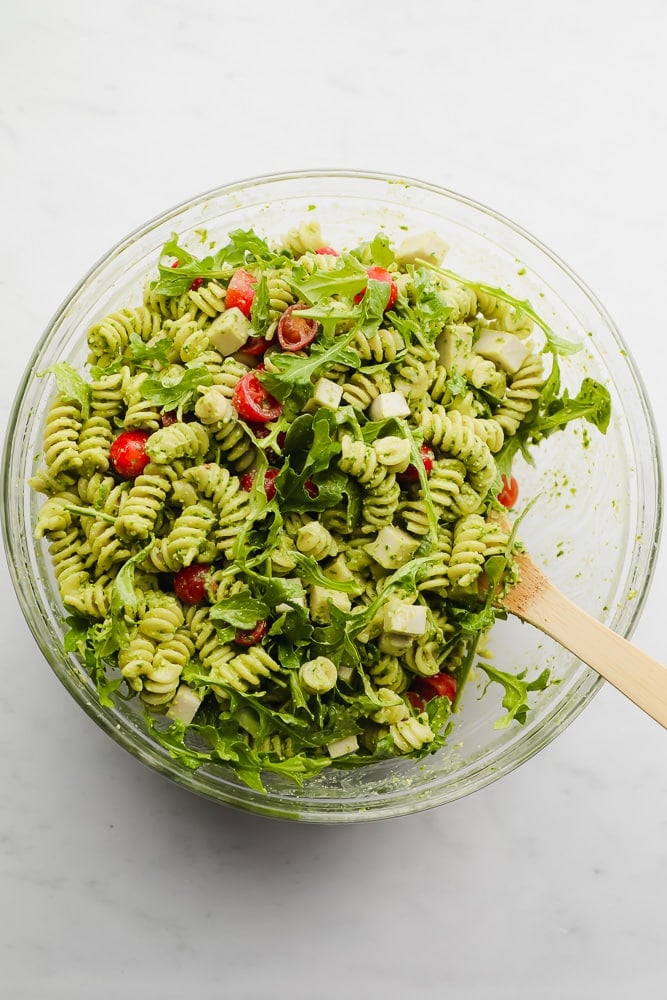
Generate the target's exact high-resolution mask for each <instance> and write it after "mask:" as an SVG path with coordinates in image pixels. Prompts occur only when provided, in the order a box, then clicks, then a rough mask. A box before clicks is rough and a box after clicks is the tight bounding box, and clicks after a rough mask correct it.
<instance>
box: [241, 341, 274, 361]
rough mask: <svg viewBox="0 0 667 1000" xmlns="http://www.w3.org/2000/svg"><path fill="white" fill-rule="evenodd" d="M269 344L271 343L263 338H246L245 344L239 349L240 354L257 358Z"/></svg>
mask: <svg viewBox="0 0 667 1000" xmlns="http://www.w3.org/2000/svg"><path fill="white" fill-rule="evenodd" d="M270 343H271V341H270V340H267V339H266V338H265V337H248V339H247V340H246V342H245V344H244V345H243V347H242V348H241V352H242V353H243V354H251V355H252V356H253V357H258V356H261V355H262V354H264V353H265V352H266V349H267V348H268V346H269V344H270Z"/></svg>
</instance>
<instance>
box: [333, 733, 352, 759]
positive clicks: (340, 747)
mask: <svg viewBox="0 0 667 1000" xmlns="http://www.w3.org/2000/svg"><path fill="white" fill-rule="evenodd" d="M358 749H359V740H358V739H357V737H356V736H355V734H354V733H352V734H351V735H350V736H343V738H342V740H334V741H333V743H328V744H327V750H328V751H329V756H330V757H344V756H345V754H346V753H354V751H355V750H358Z"/></svg>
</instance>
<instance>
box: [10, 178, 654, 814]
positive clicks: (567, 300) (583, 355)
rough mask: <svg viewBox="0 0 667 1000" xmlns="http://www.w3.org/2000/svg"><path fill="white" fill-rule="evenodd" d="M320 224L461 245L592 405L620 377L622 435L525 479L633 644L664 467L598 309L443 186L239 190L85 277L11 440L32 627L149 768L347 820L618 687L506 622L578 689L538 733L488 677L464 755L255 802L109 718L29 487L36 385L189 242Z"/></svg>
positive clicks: (271, 185) (561, 457)
mask: <svg viewBox="0 0 667 1000" xmlns="http://www.w3.org/2000/svg"><path fill="white" fill-rule="evenodd" d="M313 206H314V207H313ZM312 217H316V218H317V219H318V220H319V221H320V223H321V225H322V231H323V233H324V235H325V238H326V240H327V242H329V243H331V244H332V245H334V246H341V247H345V246H347V247H350V246H354V245H355V244H357V243H358V242H359V241H361V240H363V239H368V238H370V237H371V236H373V235H374V234H375V233H376V232H377V231H378V230H380V229H381V230H383V231H384V232H386V233H387V234H388V235H389V236H390V237H393V238H395V239H397V240H398V239H400V238H401V236H402V234H403V233H404V231H405V228H406V227H407V228H409V229H410V230H411V231H413V232H415V231H416V232H418V231H424V230H429V229H430V230H435V231H436V232H438V233H439V234H441V235H442V236H443V237H444V238H445V239H446V240H447V242H448V243H449V244H450V245H451V248H452V249H451V251H450V254H449V255H448V257H447V266H448V267H450V268H451V269H452V270H455V271H457V272H458V273H460V274H463V275H466V276H469V277H471V278H473V279H476V280H479V281H483V282H485V283H487V284H490V285H501V286H502V287H504V288H506V289H507V290H509V291H510V292H511V293H512V294H514V295H515V296H516V297H517V298H520V299H525V298H528V299H530V300H531V302H532V303H533V305H534V306H535V307H536V308H537V310H538V311H539V312H540V313H541V315H542V316H543V317H544V318H545V319H546V320H547V322H549V323H550V325H551V326H552V327H553V329H554V330H555V332H556V333H557V334H559V335H561V336H563V337H565V338H567V339H569V340H576V341H579V342H580V343H581V345H582V349H581V350H580V351H579V352H578V353H576V354H573V355H571V356H570V357H567V358H564V359H563V362H562V370H563V376H564V384H565V385H567V386H568V387H569V388H570V389H571V390H573V391H575V392H576V390H577V388H578V386H579V383H580V381H581V378H582V377H583V376H585V375H591V376H592V377H594V378H596V379H598V380H600V381H602V382H603V383H604V384H605V385H606V386H607V387H608V389H609V391H610V393H611V397H612V405H613V417H612V421H611V424H610V427H609V430H608V432H607V434H606V435H605V436H602V435H601V434H599V433H598V432H597V431H596V430H595V429H591V428H590V427H589V428H588V431H587V432H584V430H583V428H582V427H581V426H578V427H575V426H574V425H570V427H569V429H568V430H566V431H564V432H562V433H558V434H555V435H553V436H552V437H550V438H548V439H547V440H546V441H545V442H544V443H543V445H541V447H540V448H539V449H538V450H537V451H536V453H535V465H534V466H529V465H525V466H524V467H523V468H521V469H520V471H519V472H518V477H519V479H520V482H521V497H522V500H523V501H526V500H528V499H529V498H530V497H531V496H533V495H534V494H536V493H540V499H539V502H538V503H537V504H536V505H535V506H534V507H533V508H532V510H531V511H530V513H529V514H528V516H527V517H526V519H525V521H524V522H523V525H522V532H521V534H522V538H523V539H524V541H525V542H526V544H527V546H528V548H529V551H531V553H532V554H533V556H534V557H535V559H536V560H537V561H538V562H539V563H541V564H542V565H543V566H544V567H545V569H546V571H547V573H548V574H549V575H550V576H551V578H552V579H553V580H554V582H555V583H556V584H557V585H558V586H559V587H560V588H561V589H562V590H563V591H564V592H565V593H566V594H568V596H569V597H571V598H572V599H573V600H574V601H576V602H577V603H579V604H580V605H581V606H583V607H584V608H585V609H586V610H587V611H589V612H590V613H592V614H593V615H594V616H595V617H597V618H599V619H600V620H601V621H604V622H605V623H606V624H607V625H609V626H610V627H611V628H612V629H614V630H615V631H617V632H619V633H621V634H622V635H624V636H626V637H627V636H629V635H630V634H631V633H632V631H633V628H634V626H635V624H636V622H637V619H638V617H639V614H640V612H641V609H642V605H643V603H644V600H645V597H646V593H647V590H648V587H649V583H650V580H651V575H652V571H653V565H654V560H655V556H656V552H657V547H658V541H659V536H660V527H661V468H660V459H659V451H658V448H657V445H656V432H655V427H654V422H653V418H652V414H651V410H650V406H649V403H648V401H647V399H646V394H645V391H644V388H643V385H642V381H641V378H640V376H639V374H638V372H637V371H636V369H635V366H634V364H633V361H632V359H631V357H630V355H629V352H628V350H627V348H626V346H625V344H624V343H623V340H622V338H621V336H620V334H619V333H618V331H617V330H616V328H615V326H614V324H613V322H612V320H611V319H610V317H609V316H608V314H607V313H606V312H605V310H604V308H603V307H602V305H601V304H600V303H599V302H598V301H597V300H596V298H595V296H594V295H593V294H592V293H591V292H590V291H589V290H588V289H587V288H586V286H585V285H584V284H583V283H582V282H581V281H580V280H579V279H578V278H577V277H576V275H574V274H573V273H572V271H571V270H570V269H569V268H568V267H566V266H565V264H563V263H562V262H561V261H560V260H558V258H557V257H555V256H554V254H552V253H551V252H550V251H548V250H547V249H546V248H545V247H544V246H542V245H541V244H540V243H539V242H538V241H537V240H536V239H535V238H534V237H532V236H531V235H529V234H528V233H526V232H525V231H524V230H522V229H521V228H520V227H519V226H517V225H515V224H514V223H512V222H510V221H508V220H507V219H505V218H503V217H502V216H500V215H498V214H497V213H496V212H494V211H492V210H490V209H488V208H485V207H483V206H481V205H479V204H476V203H475V202H472V201H470V200H469V199H467V198H464V197H462V196H461V195H458V194H454V193H452V192H450V191H446V190H443V189H441V188H437V187H434V186H432V185H428V184H423V183H421V182H418V181H414V180H409V179H408V180H406V179H402V178H398V177H389V176H383V175H363V174H359V173H355V172H342V171H339V172H332V173H329V172H320V171H313V172H308V173H297V174H289V175H281V176H272V177H260V178H256V179H253V180H248V181H244V182H242V183H239V184H232V185H228V186H225V187H222V188H219V189H218V190H215V191H211V192H209V193H207V194H204V195H201V196H200V197H197V198H194V199H192V200H190V201H188V202H187V203H185V204H183V205H179V206H178V207H177V208H174V209H172V210H171V211H169V212H166V213H165V214H164V215H162V216H160V217H159V218H157V219H154V220H153V221H151V222H148V223H146V224H145V225H143V226H142V227H141V228H140V229H138V230H137V231H136V232H134V233H132V234H131V235H130V236H128V237H127V239H125V240H123V241H122V243H120V244H118V246H116V247H114V248H113V249H112V250H111V251H110V252H109V253H108V254H107V255H106V256H105V257H104V258H103V259H102V260H101V261H99V263H97V264H96V265H95V266H94V267H93V268H92V270H91V271H90V272H89V273H88V274H87V275H86V276H85V277H84V278H83V280H82V281H81V282H80V283H79V285H78V286H77V287H76V288H75V289H74V290H73V292H72V293H71V294H70V295H69V297H68V298H67V300H66V301H65V302H64V304H63V305H62V307H61V308H60V309H59V310H58V312H57V314H56V315H55V316H54V317H53V319H52V321H51V322H50V324H49V326H48V328H47V329H46V331H45V333H44V335H43V336H42V338H41V340H40V342H39V344H38V346H37V348H36V350H35V352H34V355H33V357H32V358H31V360H30V363H29V364H28V367H27V369H26V373H25V375H24V378H23V381H22V383H21V385H20V387H19V390H18V393H17V396H16V400H15V402H14V406H13V410H12V413H11V416H10V421H9V426H8V432H7V439H6V445H5V452H4V460H3V527H4V535H5V543H6V547H7V552H8V561H9V565H10V570H11V573H12V576H13V581H14V586H15V589H16V593H17V595H18V599H19V603H20V605H21V608H22V610H23V613H24V615H25V617H26V620H27V622H28V625H29V626H30V628H31V630H32V632H33V634H34V636H35V639H36V640H37V642H38V644H39V646H40V648H41V650H42V652H43V653H44V656H45V657H46V659H47V660H48V662H49V663H50V665H51V667H52V668H53V670H54V671H55V673H56V674H57V676H58V677H59V678H60V680H61V681H62V683H63V684H64V685H65V687H66V688H67V690H68V691H69V692H70V694H71V695H72V697H73V698H75V699H76V701H77V702H78V703H79V704H80V705H81V707H82V708H83V709H84V710H85V711H86V712H87V713H88V715H89V716H90V717H91V719H93V720H94V721H95V722H96V723H97V724H98V725H99V726H100V727H101V728H102V729H104V730H105V731H106V732H107V733H108V734H109V736H111V738H112V739H114V740H115V741H116V742H117V743H119V744H121V746H123V747H125V748H126V749H127V750H128V751H129V752H130V753H132V754H134V755H135V757H137V758H138V759H139V760H142V761H143V762H144V763H146V764H147V765H148V766H149V767H152V768H153V769H154V770H156V771H158V772H159V773H161V774H163V775H166V776H167V777H168V778H171V779H172V780H173V781H176V782H178V783H179V784H181V785H183V786H185V787H186V788H189V789H191V790H192V791H194V792H198V793H200V794H202V795H206V796H208V797H210V798H212V799H216V800H218V801H220V802H225V803H228V804H230V805H234V806H237V807H240V808H244V809H248V810H251V811H253V812H257V813H262V814H264V815H269V816H274V817H280V818H284V819H293V820H300V821H307V822H314V823H346V822H356V821H360V820H370V819H378V818H386V817H392V816H401V815H405V814H407V813H412V812H416V811H419V810H422V809H427V808H430V807H433V806H438V805H441V804H443V803H445V802H450V801H452V800H453V799H456V798H459V797H460V796H463V795H466V794H468V793H470V792H472V791H474V790H475V789H478V788H481V787H482V786H484V785H486V784H488V783H489V782H491V781H494V780H495V779H497V778H500V777H501V776H502V775H503V774H506V773H507V772H509V771H511V770H512V769H513V768H515V767H517V766H518V765H519V764H521V763H522V762H523V761H525V760H527V759H528V758H529V757H531V756H532V755H533V754H534V753H536V752H537V751H538V750H540V749H541V748H542V747H544V746H545V745H546V744H547V743H549V742H550V741H551V740H552V739H553V738H554V737H555V736H557V735H558V733H560V732H561V731H562V730H563V729H564V728H565V726H567V725H568V723H570V722H571V721H572V719H573V718H574V717H575V716H576V715H577V714H578V713H579V712H580V711H581V710H582V709H583V708H584V706H585V705H586V704H587V703H588V702H589V701H590V700H591V698H592V697H593V695H594V694H595V693H596V691H598V690H599V688H600V686H601V684H602V681H601V680H600V678H599V677H598V676H597V674H595V673H593V672H592V671H591V670H589V669H588V668H587V667H585V666H583V665H582V664H581V663H580V662H579V661H578V660H576V659H575V658H574V657H573V656H572V655H571V654H569V653H567V652H566V651H564V650H563V649H561V648H560V647H559V646H557V645H556V644H555V643H553V642H552V641H551V640H549V639H547V638H546V637H545V636H543V635H542V634H541V633H539V632H538V631H536V630H534V629H532V628H530V627H529V626H525V625H521V624H519V623H518V622H516V621H512V620H508V621H507V622H499V623H497V624H496V626H495V628H494V630H493V633H492V641H491V647H492V650H493V654H494V663H495V664H496V665H497V666H498V667H500V668H503V669H508V670H514V671H520V670H524V669H525V670H528V674H529V676H531V675H532V674H536V673H538V672H540V671H541V670H542V669H543V668H544V667H545V666H548V667H549V668H550V669H551V672H552V677H553V678H554V679H558V680H559V682H560V683H557V684H552V685H550V686H549V687H548V688H547V690H546V691H544V692H541V693H539V694H536V695H535V696H534V700H535V706H534V710H533V712H532V714H531V715H529V718H528V721H527V723H526V724H525V725H524V726H521V725H519V724H513V725H511V726H510V727H508V728H505V729H498V728H494V723H495V722H496V720H497V719H498V718H499V716H500V715H502V714H503V713H502V709H501V706H500V697H501V694H502V692H501V690H500V689H499V687H498V685H491V686H490V687H488V689H486V690H484V688H485V685H484V684H483V682H482V679H481V677H480V678H479V679H475V678H473V680H472V681H471V682H470V683H469V684H468V685H467V687H466V689H465V694H464V697H463V699H462V705H461V710H460V712H459V713H458V714H457V716H456V717H455V720H456V721H455V726H454V730H453V732H452V734H451V737H450V740H449V746H448V748H446V749H445V750H443V751H440V752H438V753H436V754H434V755H432V756H430V757H429V758H427V759H426V760H425V761H422V762H414V761H410V760H407V761H391V762H390V763H386V764H379V765H374V766H369V767H368V768H365V769H355V770H350V771H345V770H334V769H333V768H329V769H327V770H325V771H324V772H322V774H321V775H320V776H319V777H318V778H316V779H314V780H311V781H309V782H308V783H306V785H305V786H304V787H303V788H299V787H295V786H294V785H292V784H291V783H290V784H288V783H287V782H285V781H284V780H282V779H280V778H278V777H277V776H272V775H267V777H266V789H267V791H266V795H262V794H260V793H258V792H256V791H252V790H251V789H249V788H247V787H246V786H245V785H244V784H242V783H241V782H239V780H238V779H237V778H236V777H235V776H234V774H233V773H232V772H231V771H230V770H228V769H227V768H226V767H225V766H223V765H216V766H213V765H211V766H206V767H202V768H201V769H200V770H198V771H190V770H187V769H186V768H184V767H182V766H181V765H179V764H178V763H176V762H175V761H174V760H172V759H171V758H170V757H169V756H168V754H167V753H166V751H164V750H163V749H162V748H161V747H159V746H157V745H156V744H155V743H154V742H153V741H152V740H151V739H150V737H149V735H148V734H147V732H146V729H145V727H144V722H143V710H142V708H141V707H140V706H139V705H138V704H134V703H126V702H122V701H119V702H118V704H117V705H116V706H115V707H114V708H105V707H103V706H101V705H100V704H99V702H98V700H97V697H96V693H95V690H94V687H93V686H92V684H91V682H90V680H89V678H88V676H87V675H86V673H85V671H84V670H83V669H82V668H81V666H80V664H79V663H78V662H77V660H76V658H75V657H74V656H70V655H67V654H66V653H65V652H64V651H63V644H62V636H63V625H62V621H63V609H62V607H61V605H60V602H59V599H58V593H57V588H56V585H55V580H54V577H53V573H52V571H51V568H50V565H49V558H48V552H47V551H46V547H45V546H44V545H43V544H41V543H40V544H36V543H35V542H34V541H33V537H32V533H33V531H32V529H33V524H34V522H35V518H36V512H37V509H38V507H39V505H40V504H41V502H42V498H40V497H38V496H36V495H35V494H34V493H32V492H31V491H30V490H29V489H28V488H27V486H26V480H27V478H28V476H29V475H30V474H31V472H32V470H33V467H34V463H35V459H36V456H37V455H38V454H39V452H40V448H41V435H42V426H43V420H44V415H45V412H46V409H47V407H48V404H49V400H50V396H51V393H52V385H51V384H50V381H51V380H48V379H38V378H36V377H35V373H36V372H39V371H42V370H43V369H45V368H47V367H48V366H49V365H52V364H54V363H56V362H58V361H69V362H70V363H71V364H72V365H74V366H81V365H82V364H83V362H84V360H85V356H86V332H87V330H88V328H89V327H90V326H91V324H92V323H93V322H94V321H96V320H97V319H98V318H99V317H101V316H103V315H104V314H106V313H108V312H110V311H112V310H115V309H119V308H122V307H124V306H129V305H132V304H135V303H136V302H137V301H138V299H139V298H140V295H141V288H142V285H143V283H144V281H145V279H146V278H147V277H149V276H151V277H152V276H153V275H154V274H155V266H156V261H157V258H158V255H159V252H160V249H161V247H162V244H163V243H164V241H165V239H167V238H168V237H169V236H170V234H171V233H172V232H177V233H178V234H179V235H180V236H182V237H183V236H184V237H186V239H187V236H188V235H189V234H193V233H194V231H195V230H201V229H205V230H206V231H207V233H208V235H209V237H210V238H211V239H220V238H222V237H224V236H226V234H227V233H228V232H229V230H231V229H235V228H239V227H240V228H251V227H252V228H254V229H256V230H257V231H258V232H260V233H261V234H262V235H264V236H267V237H269V238H279V237H280V236H281V235H284V234H285V233H286V231H287V230H288V228H290V227H291V226H293V225H294V224H295V223H297V222H299V221H301V220H303V219H304V218H312ZM193 241H194V237H193ZM584 444H586V446H585V447H584V446H583V445H584ZM482 694H483V696H482ZM82 752H85V748H84V747H82Z"/></svg>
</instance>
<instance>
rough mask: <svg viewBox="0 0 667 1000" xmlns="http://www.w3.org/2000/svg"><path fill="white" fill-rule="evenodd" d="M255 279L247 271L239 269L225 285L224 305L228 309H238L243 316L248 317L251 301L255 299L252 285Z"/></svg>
mask: <svg viewBox="0 0 667 1000" xmlns="http://www.w3.org/2000/svg"><path fill="white" fill-rule="evenodd" d="M256 281H257V279H256V278H255V277H254V276H253V275H252V274H250V273H249V272H248V271H244V270H243V269H241V268H239V270H238V271H235V272H234V274H233V275H232V278H231V281H230V282H229V284H228V285H227V293H226V295H225V305H226V306H227V308H228V309H233V308H234V307H236V308H237V309H240V310H241V312H242V313H243V315H244V316H249V315H250V310H251V309H252V300H253V299H254V298H255V289H254V285H255V283H256Z"/></svg>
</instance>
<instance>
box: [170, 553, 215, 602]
mask: <svg viewBox="0 0 667 1000" xmlns="http://www.w3.org/2000/svg"><path fill="white" fill-rule="evenodd" d="M210 569H211V567H210V566H209V565H208V563H193V564H192V565H191V566H184V567H183V569H179V571H178V573H176V574H175V575H174V593H175V594H176V597H178V599H179V600H180V601H183V603H184V604H199V603H200V602H201V601H203V600H204V598H205V597H206V583H207V581H208V574H209V570H210Z"/></svg>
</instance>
